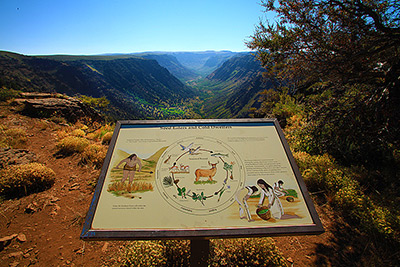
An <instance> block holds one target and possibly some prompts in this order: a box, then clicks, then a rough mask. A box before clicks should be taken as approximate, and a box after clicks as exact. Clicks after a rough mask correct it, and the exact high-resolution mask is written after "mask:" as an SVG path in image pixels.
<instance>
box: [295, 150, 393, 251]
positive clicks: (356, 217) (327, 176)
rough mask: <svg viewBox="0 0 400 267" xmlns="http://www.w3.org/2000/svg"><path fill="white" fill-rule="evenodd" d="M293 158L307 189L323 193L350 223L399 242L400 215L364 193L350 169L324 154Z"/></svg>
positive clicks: (300, 155)
mask: <svg viewBox="0 0 400 267" xmlns="http://www.w3.org/2000/svg"><path fill="white" fill-rule="evenodd" d="M294 157H295V159H296V161H297V163H298V165H299V168H300V170H301V172H302V175H303V178H304V180H305V182H306V184H307V187H308V188H309V190H310V191H312V192H325V194H326V195H327V198H328V199H329V200H330V201H331V204H333V205H334V207H335V208H336V209H338V210H339V211H341V213H342V214H343V215H344V216H345V217H347V218H348V219H349V220H350V221H353V225H359V227H360V228H361V229H363V230H364V231H366V232H369V233H370V234H373V235H375V236H377V237H380V238H381V239H382V240H389V241H391V242H394V243H396V244H400V218H398V217H396V215H395V214H394V213H393V212H390V210H388V209H387V208H384V207H380V206H379V205H377V204H375V203H374V201H373V200H372V199H371V198H370V197H368V196H367V195H365V194H364V192H363V190H362V188H361V186H360V184H359V183H358V182H357V179H355V177H354V176H356V174H355V173H354V172H352V171H350V170H349V169H346V168H343V167H340V166H339V165H338V164H337V163H336V162H335V160H334V159H333V158H332V157H331V156H329V155H326V154H325V155H322V156H321V155H318V156H311V155H309V154H307V153H305V152H296V153H294Z"/></svg>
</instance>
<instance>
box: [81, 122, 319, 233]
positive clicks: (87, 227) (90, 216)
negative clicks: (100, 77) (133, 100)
mask: <svg viewBox="0 0 400 267" xmlns="http://www.w3.org/2000/svg"><path fill="white" fill-rule="evenodd" d="M248 124H249V125H250V124H251V125H252V126H256V127H257V126H258V125H260V126H261V125H265V124H271V126H273V127H274V128H275V129H276V132H277V135H278V136H279V140H280V142H281V144H282V146H283V149H284V151H285V153H286V157H287V159H288V161H289V164H290V167H291V171H292V172H293V174H294V177H295V179H296V181H297V183H298V186H299V189H300V191H301V192H300V193H301V194H302V198H303V200H304V204H305V206H306V207H307V209H308V211H309V214H310V217H311V220H312V223H311V224H305V225H295V226H276V227H275V226H268V227H250V226H249V227H247V228H246V227H240V228H235V227H228V228H224V227H219V228H217V229H214V228H212V229H207V228H203V227H193V228H191V229H179V228H178V227H177V228H176V229H136V230H135V229H94V228H93V227H92V225H93V220H94V216H95V213H96V210H97V208H98V205H99V199H100V195H101V192H102V190H103V187H104V185H105V180H106V176H107V172H108V171H109V168H110V162H111V159H112V156H113V151H114V149H115V146H116V143H117V140H118V137H119V133H120V130H121V128H123V127H125V126H128V127H130V126H132V127H155V128H158V127H159V126H160V125H163V126H171V127H175V126H179V127H185V126H187V125H199V126H202V125H207V126H214V125H232V126H236V125H248ZM323 232H324V228H323V226H322V223H321V221H320V219H319V216H318V214H317V212H316V210H315V207H314V204H313V202H312V199H311V198H310V196H309V193H308V190H307V188H306V185H305V183H304V181H303V178H302V176H301V173H300V171H299V169H298V167H297V164H296V162H295V159H294V158H293V155H292V153H291V151H290V148H289V145H288V143H287V141H286V139H285V137H284V133H283V131H282V129H281V127H280V125H279V122H278V120H277V119H198V120H196V119H194V120H126V121H118V122H117V123H116V126H115V130H114V133H113V136H112V139H111V141H110V145H109V148H108V152H107V154H106V157H105V160H104V164H103V167H102V169H101V173H100V175H99V179H98V182H97V185H96V188H95V191H94V195H93V198H92V201H91V204H90V207H89V211H88V213H87V216H86V220H85V223H84V225H83V229H82V232H81V235H80V238H81V239H83V240H87V241H90V240H95V241H100V240H155V239H191V240H196V239H211V238H243V237H246V238H248V237H267V236H268V237H269V236H281V235H309V234H314V235H316V234H321V233H323Z"/></svg>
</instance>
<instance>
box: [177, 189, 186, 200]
mask: <svg viewBox="0 0 400 267" xmlns="http://www.w3.org/2000/svg"><path fill="white" fill-rule="evenodd" d="M178 196H181V197H182V198H186V187H183V188H179V187H178Z"/></svg>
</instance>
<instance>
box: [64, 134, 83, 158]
mask: <svg viewBox="0 0 400 267" xmlns="http://www.w3.org/2000/svg"><path fill="white" fill-rule="evenodd" d="M87 146H89V141H88V140H87V139H85V138H82V137H77V136H67V137H65V138H63V139H62V140H61V141H59V142H58V143H57V148H58V152H57V154H58V155H63V156H70V155H72V154H74V153H82V152H83V151H84V150H85V148H86V147H87Z"/></svg>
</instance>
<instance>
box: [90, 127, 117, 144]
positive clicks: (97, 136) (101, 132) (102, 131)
mask: <svg viewBox="0 0 400 267" xmlns="http://www.w3.org/2000/svg"><path fill="white" fill-rule="evenodd" d="M114 128H115V126H113V125H110V124H106V125H103V126H102V127H100V128H99V129H97V130H95V131H93V132H91V133H88V134H87V138H88V139H91V140H95V141H100V140H101V139H102V138H103V139H104V136H105V135H109V134H108V133H111V136H112V133H113V132H114ZM111 136H109V137H106V140H107V138H110V140H111Z"/></svg>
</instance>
